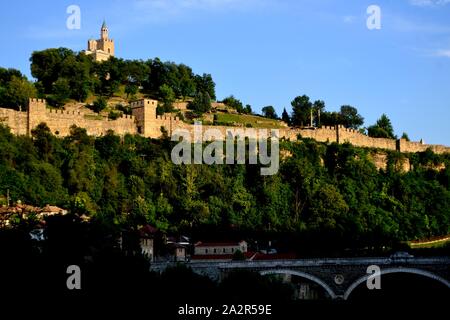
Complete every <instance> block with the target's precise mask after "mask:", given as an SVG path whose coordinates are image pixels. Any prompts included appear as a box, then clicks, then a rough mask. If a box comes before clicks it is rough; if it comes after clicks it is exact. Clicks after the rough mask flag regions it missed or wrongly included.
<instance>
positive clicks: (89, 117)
mask: <svg viewBox="0 0 450 320" xmlns="http://www.w3.org/2000/svg"><path fill="white" fill-rule="evenodd" d="M84 118H85V119H87V120H103V119H104V117H103V116H101V115H97V114H85V115H84Z"/></svg>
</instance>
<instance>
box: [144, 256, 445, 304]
mask: <svg viewBox="0 0 450 320" xmlns="http://www.w3.org/2000/svg"><path fill="white" fill-rule="evenodd" d="M178 264H179V262H178ZM182 264H185V265H186V266H188V267H190V268H191V269H192V270H193V271H194V272H195V273H197V274H200V275H206V276H208V277H209V278H211V279H213V280H216V281H220V280H221V279H223V278H224V277H225V276H226V275H227V273H228V272H230V271H231V270H238V269H241V270H252V271H255V272H259V273H260V274H262V275H269V274H286V275H294V276H299V277H302V278H305V279H309V280H311V281H313V282H315V283H317V284H318V285H319V286H321V287H322V288H323V289H324V290H325V291H326V292H327V293H328V295H329V297H330V298H331V299H344V300H346V299H347V298H348V297H349V296H350V294H351V293H352V291H353V290H354V289H355V288H356V287H357V286H358V285H360V284H362V283H363V282H366V281H367V279H368V278H369V276H371V275H372V273H368V272H367V268H368V267H369V266H373V265H375V266H378V267H379V268H380V273H381V282H382V279H383V274H390V273H410V274H416V275H420V276H423V277H427V278H429V279H432V280H434V281H438V282H440V283H442V284H443V285H445V286H447V287H448V288H449V290H450V257H448V256H447V257H429V258H421V257H407V258H389V257H388V258H386V257H385V258H316V259H298V260H257V261H230V262H213V261H208V262H200V261H190V262H183V263H182ZM176 265H177V263H175V262H153V263H151V265H150V270H151V271H155V272H162V271H164V270H165V269H166V268H167V267H170V266H176Z"/></svg>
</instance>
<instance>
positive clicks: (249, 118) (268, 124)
mask: <svg viewBox="0 0 450 320" xmlns="http://www.w3.org/2000/svg"><path fill="white" fill-rule="evenodd" d="M216 115H217V122H220V123H228V124H229V125H232V123H242V124H243V126H244V127H245V126H247V125H251V127H253V128H282V127H283V126H282V125H281V124H280V122H279V121H278V120H273V119H267V118H263V117H258V116H253V115H248V114H230V113H217V114H216Z"/></svg>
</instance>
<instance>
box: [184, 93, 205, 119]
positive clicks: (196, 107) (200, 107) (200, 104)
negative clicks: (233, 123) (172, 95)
mask: <svg viewBox="0 0 450 320" xmlns="http://www.w3.org/2000/svg"><path fill="white" fill-rule="evenodd" d="M188 109H190V110H193V111H195V112H196V113H198V114H202V113H205V112H208V111H209V110H211V98H210V97H209V94H208V93H207V92H199V93H197V95H196V96H195V98H194V100H192V101H190V102H189V103H188Z"/></svg>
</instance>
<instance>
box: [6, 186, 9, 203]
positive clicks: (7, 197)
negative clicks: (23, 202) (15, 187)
mask: <svg viewBox="0 0 450 320" xmlns="http://www.w3.org/2000/svg"><path fill="white" fill-rule="evenodd" d="M6 201H7V204H8V207H9V188H8V189H6Z"/></svg>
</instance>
